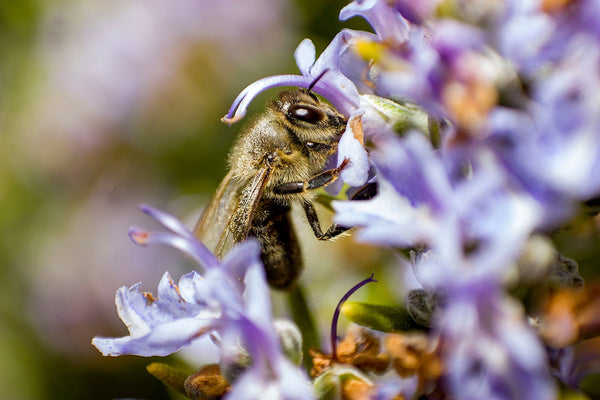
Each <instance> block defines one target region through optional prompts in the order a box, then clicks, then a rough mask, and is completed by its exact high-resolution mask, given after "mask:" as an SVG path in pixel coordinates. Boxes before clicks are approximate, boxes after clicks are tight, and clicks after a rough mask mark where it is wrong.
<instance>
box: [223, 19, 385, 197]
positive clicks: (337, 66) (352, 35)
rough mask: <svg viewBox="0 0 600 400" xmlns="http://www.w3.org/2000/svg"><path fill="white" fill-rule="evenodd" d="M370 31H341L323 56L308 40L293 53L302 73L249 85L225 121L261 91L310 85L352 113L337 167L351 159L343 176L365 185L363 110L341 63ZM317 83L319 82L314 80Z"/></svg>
mask: <svg viewBox="0 0 600 400" xmlns="http://www.w3.org/2000/svg"><path fill="white" fill-rule="evenodd" d="M373 37H374V36H373V35H372V34H369V33H367V32H357V31H351V30H347V29H345V30H342V31H341V32H340V33H339V34H337V35H336V37H335V38H334V39H333V41H332V42H331V43H330V44H329V46H328V47H327V48H326V49H325V50H324V51H323V53H322V54H321V56H320V57H319V58H318V59H317V60H315V54H316V52H315V47H314V45H313V43H312V42H311V41H310V40H308V39H305V40H303V41H302V42H301V43H300V44H299V45H298V48H297V49H296V52H295V54H294V56H295V59H296V63H297V65H298V68H299V69H300V72H301V73H302V75H275V76H269V77H266V78H263V79H259V80H258V81H256V82H254V83H252V84H250V85H249V86H247V87H246V88H245V89H244V90H242V92H240V94H239V95H238V96H237V98H236V99H235V100H234V102H233V104H232V105H231V108H230V109H229V112H228V113H227V115H225V116H224V117H223V118H222V120H223V122H225V123H228V124H232V123H235V122H238V121H239V120H240V119H242V118H243V117H244V115H245V114H246V110H247V107H248V105H249V104H250V103H251V102H252V100H253V99H254V98H255V97H256V96H257V95H258V94H259V93H261V92H262V91H264V90H266V89H269V88H273V87H278V86H298V87H304V88H308V87H310V86H311V85H313V86H312V89H311V90H312V91H314V92H315V93H318V94H320V95H322V96H323V97H325V98H326V99H327V100H329V101H330V102H331V103H332V105H333V106H334V107H336V108H337V110H338V111H340V112H341V113H342V114H345V115H347V116H349V117H350V118H349V125H348V129H347V130H346V132H345V133H344V134H343V136H342V139H341V140H340V145H339V148H338V166H339V165H341V163H342V162H343V161H344V159H349V160H350V164H349V165H348V166H347V167H346V168H344V170H343V171H342V174H341V177H342V179H343V180H344V181H345V182H347V183H348V184H350V185H351V186H360V185H362V184H364V183H365V182H366V180H367V177H368V171H369V162H368V156H367V152H366V151H365V149H364V147H363V142H361V140H359V139H362V131H361V132H360V133H357V132H356V129H357V128H355V127H356V126H357V123H356V121H357V120H359V118H360V116H361V115H362V114H363V111H362V109H360V96H359V93H358V90H357V88H356V86H355V84H354V83H353V82H352V81H351V80H350V79H349V78H348V77H346V75H344V74H343V73H342V71H341V62H342V60H343V59H344V58H345V57H349V56H350V57H352V56H353V55H352V54H348V53H349V49H350V48H352V46H354V45H355V44H356V43H357V41H359V40H366V39H372V38H373ZM315 82H316V83H315Z"/></svg>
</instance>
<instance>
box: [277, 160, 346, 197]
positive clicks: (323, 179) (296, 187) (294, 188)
mask: <svg viewBox="0 0 600 400" xmlns="http://www.w3.org/2000/svg"><path fill="white" fill-rule="evenodd" d="M348 162H349V160H348V159H345V160H344V161H343V162H342V163H341V164H340V166H339V167H337V168H333V169H328V170H327V171H323V172H321V173H319V174H317V175H315V176H313V177H312V178H310V179H309V180H307V181H296V182H285V183H280V184H279V185H277V186H275V187H274V188H273V191H274V192H275V193H277V194H295V193H302V192H305V191H307V190H313V189H318V188H320V187H323V186H325V185H327V184H329V183H331V182H333V181H335V180H336V179H337V177H338V176H339V175H340V172H342V169H344V167H345V166H346V165H347V164H348Z"/></svg>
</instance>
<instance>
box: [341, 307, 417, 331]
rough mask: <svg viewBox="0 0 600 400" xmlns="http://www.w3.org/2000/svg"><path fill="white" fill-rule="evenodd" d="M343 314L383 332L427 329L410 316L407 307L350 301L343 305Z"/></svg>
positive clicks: (358, 322)
mask: <svg viewBox="0 0 600 400" xmlns="http://www.w3.org/2000/svg"><path fill="white" fill-rule="evenodd" d="M342 314H344V316H345V317H346V318H348V319H349V320H350V321H352V322H355V323H357V324H359V325H362V326H366V327H368V328H371V329H375V330H377V331H381V332H405V331H415V330H420V331H423V330H427V327H424V326H422V325H419V324H417V323H416V322H415V321H414V320H413V319H412V318H411V317H410V314H409V313H408V310H407V309H406V308H404V307H400V306H384V305H376V304H368V303H359V302H352V301H349V302H346V303H344V305H343V306H342Z"/></svg>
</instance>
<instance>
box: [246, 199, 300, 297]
mask: <svg viewBox="0 0 600 400" xmlns="http://www.w3.org/2000/svg"><path fill="white" fill-rule="evenodd" d="M266 203H268V204H266ZM250 236H254V237H256V238H257V239H258V241H259V243H260V246H261V257H262V261H263V264H264V266H265V273H266V276H267V281H268V282H269V284H270V285H271V287H273V288H276V289H288V288H290V287H291V286H292V285H293V284H294V283H295V282H296V280H297V279H298V276H299V275H300V272H301V271H302V257H301V253H300V246H299V245H298V240H297V238H296V232H295V231H294V227H293V225H292V221H291V219H290V207H289V206H287V205H281V204H277V203H275V202H273V201H269V200H266V199H263V200H262V201H261V204H260V205H259V207H258V210H257V212H256V214H255V217H254V219H253V221H252V225H251V227H250Z"/></svg>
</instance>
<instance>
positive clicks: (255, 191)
mask: <svg viewBox="0 0 600 400" xmlns="http://www.w3.org/2000/svg"><path fill="white" fill-rule="evenodd" d="M270 177H271V166H270V165H268V164H266V163H265V164H263V166H262V167H261V168H260V169H259V170H258V172H257V173H256V175H254V177H253V178H252V179H251V180H250V181H249V182H248V183H247V184H242V183H240V182H239V181H238V180H237V179H235V177H234V174H233V173H232V172H231V171H230V172H229V173H228V174H227V175H226V176H225V178H224V179H223V182H221V184H220V185H219V188H218V189H217V192H216V194H215V196H214V198H213V199H212V200H211V202H210V204H209V205H208V206H207V207H206V209H205V210H204V212H203V213H202V215H201V216H200V219H199V220H198V223H197V224H196V227H195V228H194V233H195V234H196V236H198V237H199V238H200V240H202V241H203V242H204V243H205V244H206V245H207V246H208V248H209V249H211V250H213V251H214V253H215V254H216V255H217V256H218V257H222V256H223V255H225V254H226V253H227V252H228V251H229V249H231V247H232V246H233V245H234V244H235V243H239V242H241V241H243V240H244V239H246V238H247V237H248V232H249V231H250V224H251V222H252V218H253V217H254V212H255V211H256V208H257V207H258V204H259V202H260V199H261V197H262V193H263V190H264V188H265V186H266V185H267V182H268V181H269V178H270Z"/></svg>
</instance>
